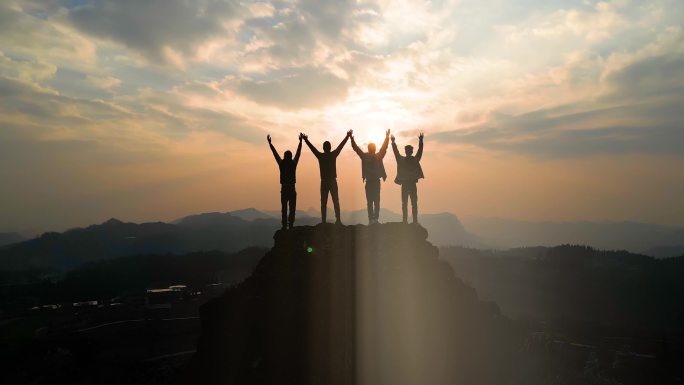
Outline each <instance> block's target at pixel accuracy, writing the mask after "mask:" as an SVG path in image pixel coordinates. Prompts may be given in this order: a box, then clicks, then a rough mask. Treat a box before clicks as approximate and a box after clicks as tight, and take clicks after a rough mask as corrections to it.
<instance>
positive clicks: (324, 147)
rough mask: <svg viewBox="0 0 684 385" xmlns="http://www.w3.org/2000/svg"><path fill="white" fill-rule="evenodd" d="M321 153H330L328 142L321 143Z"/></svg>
mask: <svg viewBox="0 0 684 385" xmlns="http://www.w3.org/2000/svg"><path fill="white" fill-rule="evenodd" d="M323 151H325V152H330V142H328V141H327V140H326V141H325V142H323Z"/></svg>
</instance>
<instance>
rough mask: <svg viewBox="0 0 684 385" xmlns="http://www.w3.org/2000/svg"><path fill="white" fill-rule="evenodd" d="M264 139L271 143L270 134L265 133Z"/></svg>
mask: <svg viewBox="0 0 684 385" xmlns="http://www.w3.org/2000/svg"><path fill="white" fill-rule="evenodd" d="M266 140H268V143H269V144H271V135H266Z"/></svg>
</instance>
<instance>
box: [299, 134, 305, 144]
mask: <svg viewBox="0 0 684 385" xmlns="http://www.w3.org/2000/svg"><path fill="white" fill-rule="evenodd" d="M302 139H304V134H302V133H301V132H300V133H299V141H300V142H301V141H302Z"/></svg>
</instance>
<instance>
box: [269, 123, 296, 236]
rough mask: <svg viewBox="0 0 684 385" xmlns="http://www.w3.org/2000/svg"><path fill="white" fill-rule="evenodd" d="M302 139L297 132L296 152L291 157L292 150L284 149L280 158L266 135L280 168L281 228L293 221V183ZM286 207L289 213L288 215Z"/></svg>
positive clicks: (294, 210)
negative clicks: (297, 143)
mask: <svg viewBox="0 0 684 385" xmlns="http://www.w3.org/2000/svg"><path fill="white" fill-rule="evenodd" d="M302 139H303V135H302V134H299V145H298V146H297V153H296V154H295V156H294V158H292V151H290V150H288V151H285V153H284V154H283V158H282V159H281V158H280V155H278V151H276V149H275V147H273V143H271V135H267V136H266V140H268V145H269V147H271V152H273V157H274V158H275V160H276V162H277V163H278V168H279V169H280V212H281V216H282V226H283V229H285V228H286V227H287V228H290V229H291V228H292V227H293V226H294V221H295V212H296V211H297V190H296V189H295V183H296V182H297V163H299V156H300V155H301V154H302ZM288 208H289V209H290V213H289V215H288V212H287V210H288Z"/></svg>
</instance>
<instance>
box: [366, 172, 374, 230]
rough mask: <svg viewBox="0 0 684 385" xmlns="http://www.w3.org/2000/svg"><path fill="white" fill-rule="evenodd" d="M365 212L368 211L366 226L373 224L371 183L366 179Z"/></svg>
mask: <svg viewBox="0 0 684 385" xmlns="http://www.w3.org/2000/svg"><path fill="white" fill-rule="evenodd" d="M365 189H366V211H368V224H371V223H373V195H372V186H371V181H370V180H368V179H366V186H365Z"/></svg>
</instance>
